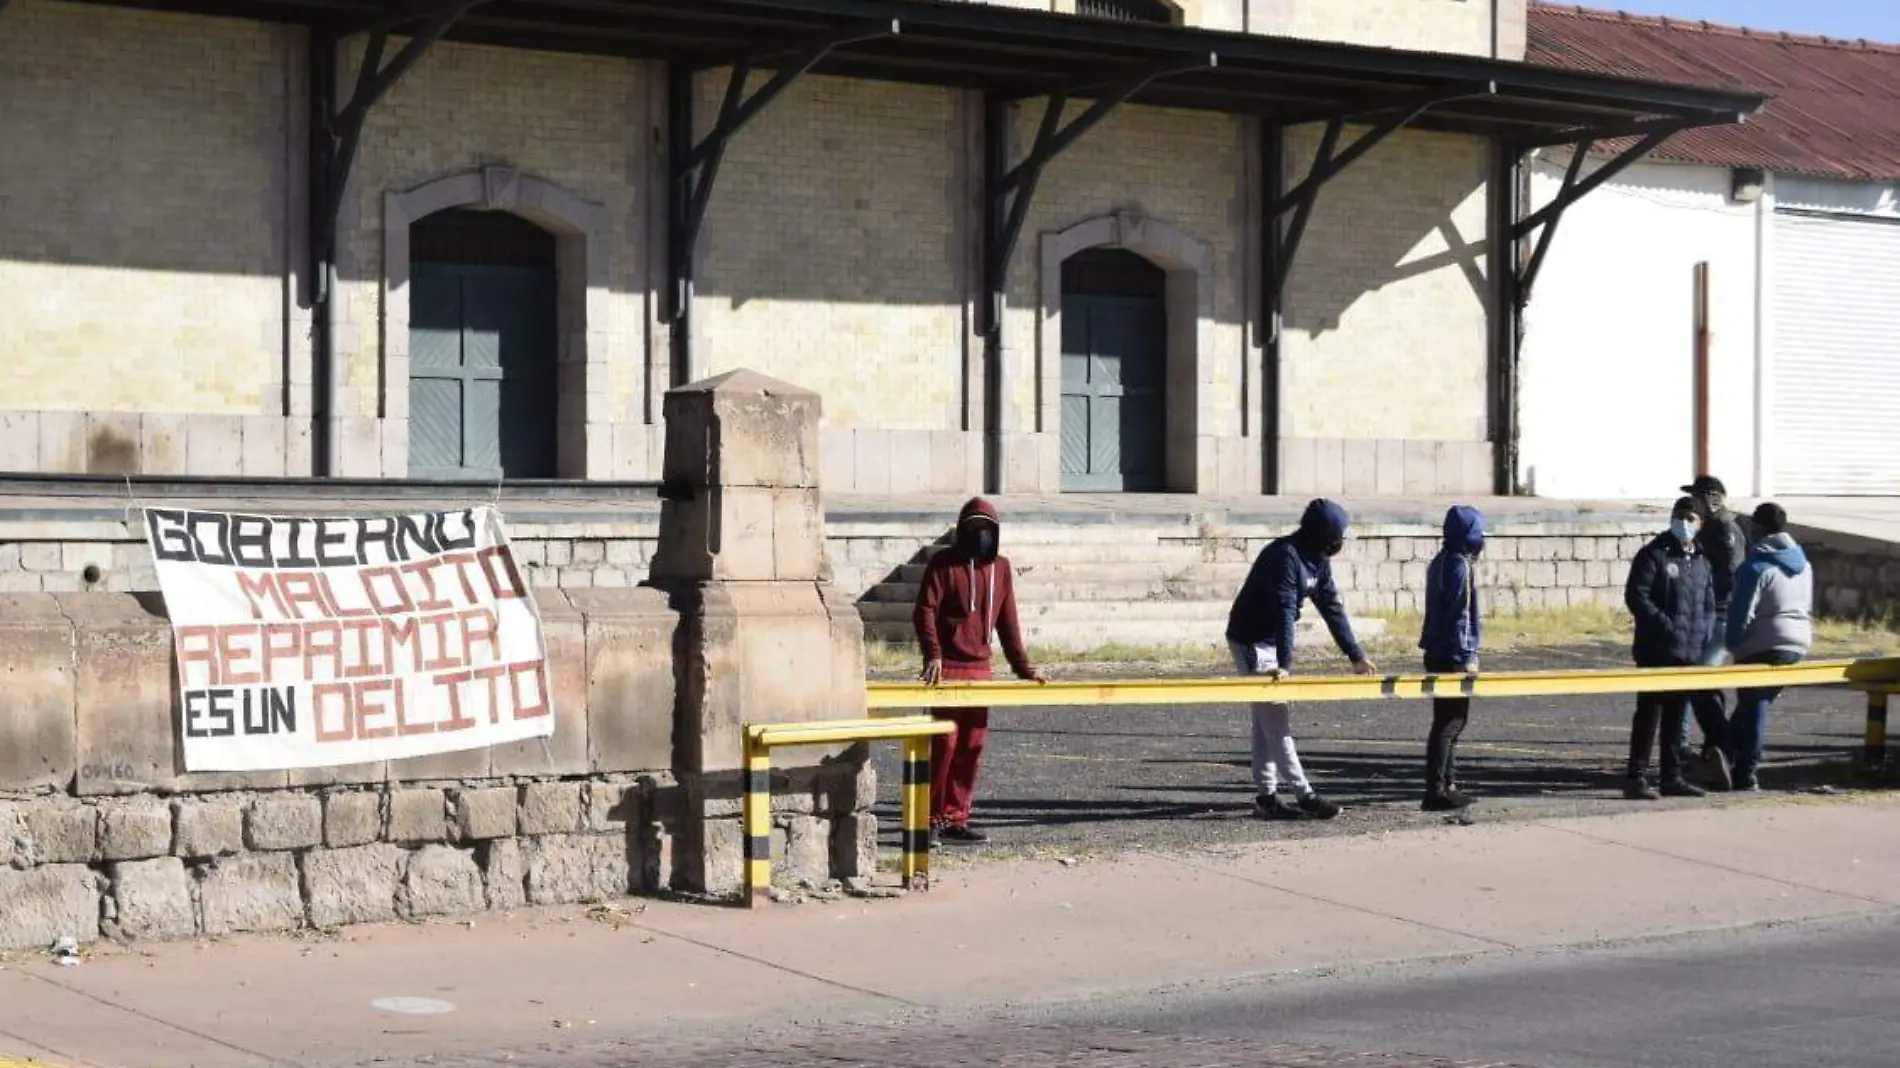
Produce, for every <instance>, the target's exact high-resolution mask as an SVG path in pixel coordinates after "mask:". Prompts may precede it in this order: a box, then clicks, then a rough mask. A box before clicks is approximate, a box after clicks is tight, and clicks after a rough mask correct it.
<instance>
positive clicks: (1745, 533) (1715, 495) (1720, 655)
mask: <svg viewBox="0 0 1900 1068" xmlns="http://www.w3.org/2000/svg"><path fill="white" fill-rule="evenodd" d="M1682 492H1684V493H1686V494H1688V495H1689V496H1690V497H1693V498H1694V499H1695V503H1696V517H1697V518H1698V519H1700V520H1701V521H1702V529H1701V530H1700V531H1698V532H1697V534H1696V538H1695V543H1696V548H1697V549H1699V550H1700V551H1701V552H1702V555H1703V556H1705V557H1707V558H1708V561H1709V571H1710V573H1711V574H1713V575H1714V577H1715V628H1714V630H1713V631H1712V632H1711V634H1710V636H1709V644H1708V646H1707V647H1705V648H1704V649H1703V650H1702V659H1701V662H1702V663H1703V664H1705V665H1707V666H1709V667H1716V666H1718V665H1720V664H1721V663H1722V661H1723V660H1724V659H1725V656H1724V650H1723V648H1722V637H1723V634H1724V632H1725V631H1726V630H1727V628H1728V604H1729V599H1730V598H1731V596H1732V595H1733V593H1734V589H1735V572H1736V571H1737V570H1738V569H1740V568H1741V566H1742V560H1743V559H1744V558H1746V557H1747V556H1748V546H1749V544H1750V542H1751V540H1752V539H1751V538H1750V537H1749V527H1748V521H1747V520H1746V519H1744V518H1743V517H1741V516H1739V515H1737V514H1735V513H1734V512H1731V511H1729V508H1728V487H1727V486H1724V485H1723V484H1722V480H1721V479H1719V478H1716V477H1715V476H1714V475H1697V476H1696V477H1695V481H1694V482H1691V483H1690V484H1688V485H1687V486H1684V487H1682ZM1689 707H1690V708H1694V709H1695V718H1696V721H1697V722H1698V723H1710V722H1722V723H1726V722H1727V721H1728V705H1727V703H1726V702H1725V701H1724V700H1723V699H1722V691H1720V690H1703V691H1702V692H1700V693H1693V694H1690V695H1689ZM1668 727H1673V728H1674V729H1675V732H1676V737H1677V738H1678V739H1680V744H1681V747H1682V752H1683V754H1684V756H1685V758H1686V756H1687V754H1689V753H1690V752H1691V750H1690V748H1689V708H1684V709H1683V710H1682V714H1681V715H1679V716H1677V717H1676V719H1675V722H1674V723H1673V724H1670V725H1668ZM1665 729H1668V728H1667V727H1665ZM1702 764H1703V770H1704V771H1705V772H1706V773H1707V774H1708V776H1709V785H1710V786H1713V787H1715V788H1717V789H1722V790H1726V789H1728V788H1729V786H1730V785H1731V784H1732V778H1731V772H1730V768H1729V761H1728V756H1727V754H1726V753H1724V752H1723V748H1722V745H1721V743H1720V742H1719V741H1718V740H1717V739H1716V738H1715V737H1714V736H1711V735H1709V734H1708V732H1707V731H1704V732H1703V738H1702Z"/></svg>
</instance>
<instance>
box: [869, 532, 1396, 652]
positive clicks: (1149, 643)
mask: <svg viewBox="0 0 1900 1068" xmlns="http://www.w3.org/2000/svg"><path fill="white" fill-rule="evenodd" d="M939 533H941V532H939ZM1247 533H1252V534H1257V536H1256V537H1252V538H1248V537H1239V538H1235V537H1221V536H1217V535H1214V534H1213V533H1212V532H1210V531H1208V530H1206V529H1205V528H1202V527H1198V526H1196V525H1192V524H1184V523H1180V522H1166V521H1162V522H1126V523H1123V522H1118V523H1112V524H1088V525H1081V524H1069V523H1058V522H1030V523H1023V522H1017V523H1011V524H1009V525H1007V526H1006V527H1005V529H1004V555H1006V556H1007V557H1009V559H1010V562H1011V564H1012V566H1013V567H1014V569H1015V572H1016V598H1017V609H1018V612H1019V614H1020V616H1021V619H1022V622H1023V629H1024V630H1025V632H1026V639H1027V640H1028V642H1029V643H1030V644H1031V645H1033V646H1040V647H1043V648H1056V649H1067V650H1090V649H1100V648H1103V647H1106V646H1115V645H1126V646H1143V647H1186V646H1195V647H1201V648H1215V649H1218V648H1221V647H1223V646H1224V644H1225V638H1224V634H1225V631H1226V626H1227V613H1228V609H1229V607H1230V606H1231V604H1232V603H1233V598H1234V594H1235V593H1236V592H1238V591H1239V589H1240V585H1241V583H1242V581H1243V580H1244V579H1245V578H1246V576H1247V570H1248V568H1249V567H1250V566H1251V564H1252V559H1253V555H1254V553H1255V552H1257V551H1258V548H1259V547H1260V546H1262V545H1264V544H1265V540H1266V537H1267V536H1268V534H1269V532H1267V531H1259V532H1253V531H1249V532H1247ZM941 548H942V546H941V545H940V544H931V545H929V546H926V547H925V548H924V549H923V550H922V551H919V552H917V553H915V554H914V556H913V557H912V558H911V559H910V560H908V561H906V562H905V563H903V564H900V565H898V566H897V567H895V568H893V569H891V570H890V571H889V572H888V573H887V574H884V575H882V576H880V577H878V578H877V579H876V580H875V581H872V582H871V583H870V584H869V585H868V586H866V587H865V588H864V590H863V593H862V595H861V596H860V598H859V600H858V610H859V612H860V613H861V614H862V615H863V617H864V624H865V636H866V637H867V638H870V639H872V640H881V641H886V642H891V643H908V642H910V641H912V640H913V632H912V628H911V622H910V619H911V610H912V606H913V605H914V604H915V602H916V598H917V585H918V583H919V582H920V581H921V580H922V578H923V574H924V568H925V565H926V563H927V562H928V560H929V559H930V557H931V556H932V555H934V554H935V553H936V552H938V551H940V549H941ZM1306 615H1307V617H1308V618H1307V619H1304V620H1302V621H1301V625H1302V628H1303V629H1304V630H1310V631H1312V634H1311V635H1310V636H1309V635H1304V634H1303V635H1302V637H1303V638H1306V637H1312V638H1317V637H1319V636H1320V634H1321V627H1320V624H1319V621H1318V619H1317V617H1316V616H1315V614H1314V613H1313V612H1312V611H1311V610H1309V611H1308V612H1307V613H1306ZM1355 626H1356V627H1357V628H1358V629H1359V633H1360V634H1361V635H1362V636H1366V637H1370V636H1372V635H1373V634H1376V633H1378V632H1379V631H1380V630H1381V629H1382V628H1383V626H1384V621H1383V620H1377V619H1363V620H1355Z"/></svg>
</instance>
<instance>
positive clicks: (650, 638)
mask: <svg viewBox="0 0 1900 1068" xmlns="http://www.w3.org/2000/svg"><path fill="white" fill-rule="evenodd" d="M666 408H667V413H668V416H669V427H670V428H671V429H672V430H673V431H675V432H676V437H675V438H673V439H669V441H668V455H667V461H666V468H667V470H668V471H670V472H677V473H679V475H680V477H682V478H683V479H685V480H686V481H688V482H690V483H691V484H692V486H693V488H694V490H695V493H694V496H693V501H692V503H690V504H686V505H681V504H680V503H679V502H669V505H668V508H669V510H668V512H667V513H666V514H665V515H664V516H663V517H662V521H661V523H660V524H659V528H658V531H657V532H656V533H657V534H658V535H659V537H658V538H657V541H658V543H659V544H660V545H662V546H664V547H665V551H663V552H659V553H656V554H653V557H652V558H654V559H656V560H660V561H670V564H669V565H665V566H660V567H656V568H655V569H654V571H655V574H654V575H653V576H652V577H653V578H654V579H655V580H656V585H654V586H647V587H638V588H629V587H627V586H625V585H621V586H617V587H607V588H598V589H596V588H588V589H576V590H574V591H573V594H572V595H570V593H569V592H567V591H564V590H562V589H542V590H539V591H537V593H536V603H537V605H538V606H539V607H540V609H541V614H542V618H543V622H544V626H545V636H546V638H547V642H546V649H547V658H548V674H549V678H550V680H551V684H550V692H551V694H552V696H553V698H554V701H555V704H556V706H557V707H556V711H555V715H556V716H557V721H556V722H557V729H556V734H557V737H556V738H554V739H552V740H550V741H549V742H548V744H546V745H543V746H539V747H533V746H521V745H508V746H496V747H491V748H489V749H486V750H476V751H471V752H469V753H467V754H460V753H451V754H445V755H444V756H441V757H436V756H429V757H419V758H412V759H399V760H386V761H380V762H374V763H369V764H362V765H355V766H348V767H316V768H298V769H294V770H279V771H270V772H246V773H205V772H187V771H186V770H184V769H183V768H182V767H180V766H179V765H180V758H179V748H178V744H177V743H178V738H177V737H176V735H177V731H178V723H179V710H178V708H177V707H176V703H175V699H174V698H172V697H171V696H170V695H171V694H172V693H173V692H174V691H175V688H176V665H175V663H174V655H173V652H172V640H171V633H170V624H169V621H168V620H167V619H166V618H165V616H164V615H163V611H164V609H163V606H162V599H161V598H151V597H146V598H138V597H133V596H130V595H128V594H126V593H120V592H111V591H105V590H95V591H90V592H79V593H62V594H54V593H49V592H46V591H45V590H44V589H42V590H41V591H39V592H34V593H21V594H12V595H5V596H0V629H4V628H7V627H11V628H12V630H13V631H15V632H16V633H14V634H13V635H12V637H13V638H15V639H18V640H17V641H14V642H9V643H7V644H6V645H5V646H4V648H7V649H10V650H12V651H13V652H14V653H15V654H16V661H17V662H15V663H10V664H8V665H6V666H7V669H8V670H7V674H8V676H9V678H10V679H15V680H17V685H16V686H13V687H10V688H9V690H8V691H7V692H5V693H0V754H7V757H6V759H4V760H0V950H5V949H19V948H33V947H43V946H46V945H49V944H51V943H52V942H53V941H54V940H55V939H57V938H59V937H61V936H63V935H71V936H73V937H76V938H79V939H82V940H83V939H91V938H96V937H98V936H99V935H101V934H105V935H107V936H110V937H115V938H119V939H124V940H128V941H136V940H150V939H168V938H190V937H198V936H220V935H225V934H230V933H234V932H240V931H278V930H288V929H292V928H297V927H306V926H307V927H315V928H331V927H335V926H339V925H343V924H352V923H373V922H378V921H390V920H398V919H402V920H413V919H418V918H422V917H427V916H445V915H458V914H465V913H470V912H476V911H480V910H482V909H486V908H496V909H506V908H516V907H519V906H521V905H523V904H535V905H558V904H565V903H573V902H580V901H594V900H600V899H605V898H611V897H616V896H620V895H625V894H629V893H641V892H653V891H659V890H666V889H673V890H680V891H686V892H694V893H702V894H707V895H711V896H714V897H717V896H723V895H724V894H726V893H727V892H728V891H730V890H732V889H734V888H736V886H737V884H738V882H739V878H740V876H741V873H742V857H741V855H740V853H739V852H735V851H734V850H732V849H730V848H727V847H728V846H729V845H731V844H732V843H736V842H739V841H740V840H741V839H740V836H739V834H738V830H739V820H738V815H739V813H738V806H737V803H736V802H730V803H729V802H728V800H727V799H728V798H729V797H732V796H736V792H735V791H734V790H733V789H731V787H732V785H733V784H732V783H731V782H729V781H728V780H730V779H731V777H732V776H733V775H734V774H735V773H736V770H737V768H738V766H739V763H740V757H741V746H740V727H741V725H743V724H745V723H747V722H771V721H797V720H802V719H814V718H834V717H849V716H850V715H852V714H853V713H854V712H856V713H859V714H862V712H863V701H864V652H863V626H862V623H861V621H860V620H859V617H858V615H857V613H856V611H855V610H854V609H852V607H851V605H850V603H849V601H848V600H846V599H845V598H843V597H842V596H841V595H840V594H839V593H838V592H837V591H836V590H835V589H834V588H832V587H831V586H830V585H829V584H828V582H827V571H828V568H827V566H826V560H825V552H824V546H823V539H822V531H823V529H824V528H823V518H822V515H823V511H822V508H823V505H822V498H821V497H820V493H819V487H818V484H817V478H818V474H817V458H818V447H817V442H818V436H817V424H818V410H819V409H818V399H817V397H816V395H815V394H812V393H810V392H808V391H804V390H800V389H798V388H797V387H794V386H791V385H789V384H787V383H782V382H776V381H773V380H771V379H766V378H764V377H763V376H759V375H756V374H753V373H751V372H746V371H739V372H734V373H732V374H728V375H723V376H720V377H719V378H716V379H711V380H708V381H706V382H702V383H698V384H696V385H694V386H689V387H685V388H682V389H680V390H676V391H674V392H673V393H672V394H669V395H668V397H667V400H666ZM295 510H296V509H295V508H294V506H293V509H292V511H293V513H294V511H295ZM540 533H541V534H542V536H543V540H544V541H546V540H547V539H545V532H540ZM611 534H612V531H610V530H609V531H603V530H601V529H599V528H598V527H590V526H587V525H583V526H582V527H581V529H578V530H575V531H573V532H572V537H571V538H568V539H567V540H566V541H565V542H564V543H562V547H561V549H560V551H559V552H558V553H555V552H546V553H543V554H541V559H544V560H550V561H558V563H559V564H560V565H561V570H562V571H566V570H568V569H569V568H570V567H571V566H574V565H576V564H581V565H588V566H593V567H597V568H605V567H608V566H610V565H611V563H612V562H613V561H615V560H617V559H618V560H625V559H626V558H627V556H626V553H625V551H624V550H620V549H612V550H610V544H612V543H613V539H612V538H611ZM67 536H68V532H62V533H61V534H60V537H61V538H64V537H67ZM531 536H532V535H531ZM649 536H651V535H649ZM3 540H4V539H3V537H0V541H3ZM50 544H51V543H50V542H48V543H45V544H44V545H42V546H41V549H42V551H35V552H30V553H29V552H21V553H19V554H18V556H17V557H14V556H13V554H10V553H8V554H0V556H4V557H8V558H12V559H17V562H18V565H19V566H22V567H24V566H38V567H52V566H54V560H55V558H57V561H58V565H57V566H60V567H69V566H72V567H81V568H84V567H86V566H88V563H87V562H88V561H89V560H93V559H105V560H118V559H124V558H125V557H122V556H120V555H119V554H118V553H117V552H116V549H115V551H114V552H112V553H107V554H100V553H96V552H95V551H94V550H93V549H92V548H89V547H87V546H86V545H85V544H84V543H83V542H82V541H75V542H74V544H75V545H76V546H77V548H75V549H74V550H73V551H71V552H68V551H67V550H66V547H65V546H64V545H63V544H62V545H61V546H60V549H59V551H58V552H52V551H45V550H46V549H47V546H50ZM548 544H550V545H552V544H553V542H551V541H549V542H548ZM127 556H129V557H131V558H134V559H136V558H137V554H136V553H130V554H127ZM93 566H97V565H93ZM537 573H538V574H542V575H545V574H547V572H546V571H541V572H537ZM661 580H670V585H665V586H664V588H662V585H661V584H660V582H661ZM788 656H789V657H790V658H791V659H792V660H793V661H794V662H797V663H799V664H801V665H805V666H806V667H807V668H808V669H812V668H815V669H816V670H806V671H803V672H798V673H794V674H793V675H792V676H787V675H786V673H785V671H784V665H785V663H786V662H787V661H786V658H787V657H788ZM834 748H835V747H834ZM865 758H866V753H865V751H864V749H863V747H857V748H851V749H848V750H847V751H845V752H834V751H831V750H825V751H822V752H819V753H817V754H815V755H813V756H812V757H811V759H812V761H814V762H815V763H813V764H812V765H809V766H804V767H788V768H786V769H784V770H785V773H786V774H785V783H786V788H785V789H784V790H783V791H781V792H780V795H779V796H778V797H776V798H775V804H774V807H775V813H774V815H775V818H776V820H777V822H778V825H779V827H780V828H781V830H782V831H783V834H782V839H783V842H782V845H783V848H785V849H786V851H787V853H788V856H787V870H788V871H795V872H797V873H798V874H799V876H800V877H802V878H806V879H812V880H822V879H825V878H829V877H834V876H837V877H842V876H846V875H854V874H860V873H863V872H866V871H870V870H873V867H874V865H873V862H874V857H873V856H872V855H871V853H870V850H871V849H872V848H873V847H874V845H875V835H874V834H873V833H870V829H871V828H874V826H875V824H874V822H873V821H871V820H870V819H869V815H868V811H867V810H868V808H869V806H870V804H871V802H872V800H873V797H872V793H873V790H872V787H871V784H872V783H873V782H874V779H873V778H872V777H871V776H870V775H869V774H868V773H867V772H866V770H865Z"/></svg>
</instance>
